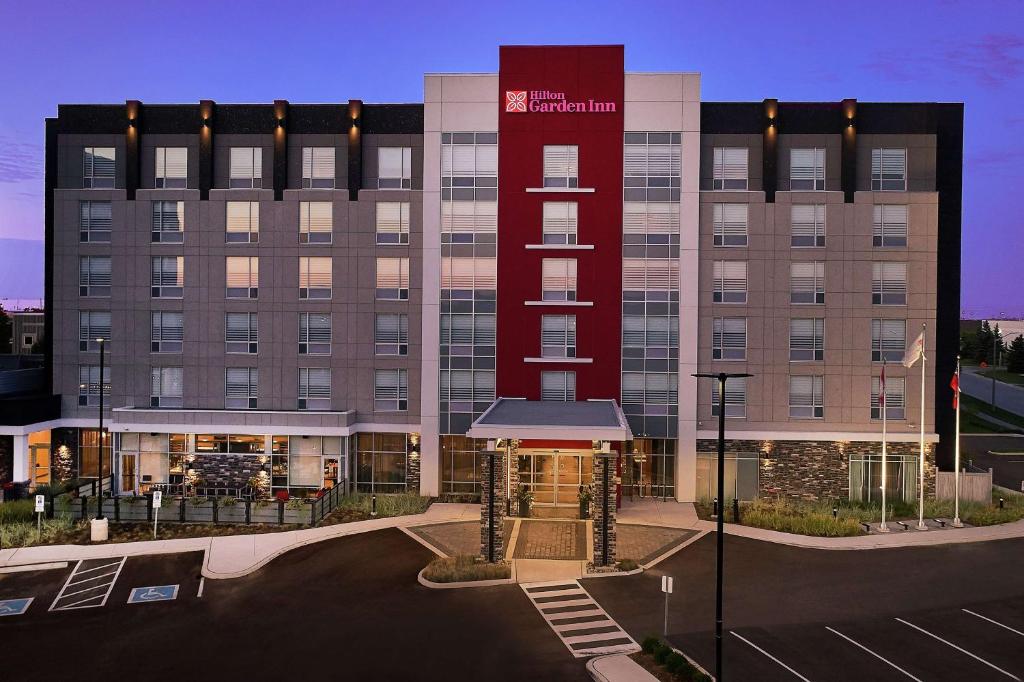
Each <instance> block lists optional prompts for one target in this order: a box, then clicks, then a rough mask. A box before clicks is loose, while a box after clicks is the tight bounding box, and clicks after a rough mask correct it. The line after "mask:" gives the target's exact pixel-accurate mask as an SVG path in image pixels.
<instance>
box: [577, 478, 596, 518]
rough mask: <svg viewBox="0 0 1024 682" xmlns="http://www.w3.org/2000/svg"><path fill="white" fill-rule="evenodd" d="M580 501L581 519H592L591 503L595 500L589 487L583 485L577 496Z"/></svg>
mask: <svg viewBox="0 0 1024 682" xmlns="http://www.w3.org/2000/svg"><path fill="white" fill-rule="evenodd" d="M577 497H578V498H579V501H580V518H581V519H589V518H590V502H591V501H592V500H593V499H594V494H593V493H592V492H591V491H590V487H589V486H585V485H581V486H580V491H579V494H578V495H577Z"/></svg>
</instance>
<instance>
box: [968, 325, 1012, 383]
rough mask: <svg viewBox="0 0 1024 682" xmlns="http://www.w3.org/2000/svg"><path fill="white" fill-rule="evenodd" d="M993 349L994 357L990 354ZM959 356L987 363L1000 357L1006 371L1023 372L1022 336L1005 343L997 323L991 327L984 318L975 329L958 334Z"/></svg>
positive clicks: (994, 361)
mask: <svg viewBox="0 0 1024 682" xmlns="http://www.w3.org/2000/svg"><path fill="white" fill-rule="evenodd" d="M993 350H994V351H995V354H996V355H995V357H993V355H992V352H993ZM960 357H961V358H963V359H965V360H973V361H975V362H977V363H978V364H981V363H983V362H984V363H985V364H988V365H994V364H996V362H997V361H998V360H999V359H1002V360H1003V361H1004V362H1005V363H1006V370H1007V371H1008V372H1016V373H1018V374H1024V336H1020V335H1018V336H1017V338H1015V339H1013V340H1012V341H1011V342H1010V343H1009V344H1007V343H1005V342H1004V340H1003V338H1002V337H1001V335H1000V334H999V325H998V324H996V325H995V327H992V326H991V325H989V323H988V320H984V321H982V323H981V327H979V328H978V329H977V331H975V332H973V333H971V332H962V333H961V334H960Z"/></svg>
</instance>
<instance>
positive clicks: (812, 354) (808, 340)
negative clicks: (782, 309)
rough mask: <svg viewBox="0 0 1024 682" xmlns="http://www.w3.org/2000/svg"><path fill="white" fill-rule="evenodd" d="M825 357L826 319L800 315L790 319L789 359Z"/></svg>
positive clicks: (805, 360)
mask: <svg viewBox="0 0 1024 682" xmlns="http://www.w3.org/2000/svg"><path fill="white" fill-rule="evenodd" d="M824 359H825V319H824V318H822V317H798V318H794V319H791V320H790V321H789V361H790V362H815V361H818V360H824Z"/></svg>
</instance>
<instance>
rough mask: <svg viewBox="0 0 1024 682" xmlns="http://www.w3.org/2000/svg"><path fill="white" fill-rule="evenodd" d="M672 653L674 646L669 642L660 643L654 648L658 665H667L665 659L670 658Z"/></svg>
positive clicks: (655, 660)
mask: <svg viewBox="0 0 1024 682" xmlns="http://www.w3.org/2000/svg"><path fill="white" fill-rule="evenodd" d="M671 653H672V647H670V646H668V645H667V644H658V646H656V647H655V648H654V662H655V663H657V664H658V665H665V661H667V660H668V657H669V654H671Z"/></svg>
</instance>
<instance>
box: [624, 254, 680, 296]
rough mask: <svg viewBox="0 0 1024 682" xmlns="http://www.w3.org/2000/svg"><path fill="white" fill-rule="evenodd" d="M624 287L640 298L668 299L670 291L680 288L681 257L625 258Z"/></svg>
mask: <svg viewBox="0 0 1024 682" xmlns="http://www.w3.org/2000/svg"><path fill="white" fill-rule="evenodd" d="M622 289H623V291H626V292H636V294H639V296H635V298H639V299H640V300H643V299H644V298H649V299H651V300H662V301H664V300H666V298H668V292H676V291H678V290H679V259H677V258H623V259H622ZM630 295H631V296H633V295H634V294H632V293H631V294H630ZM635 298H634V300H635Z"/></svg>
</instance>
